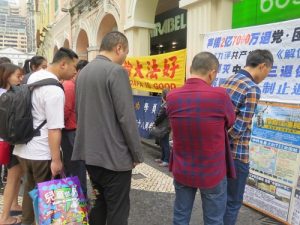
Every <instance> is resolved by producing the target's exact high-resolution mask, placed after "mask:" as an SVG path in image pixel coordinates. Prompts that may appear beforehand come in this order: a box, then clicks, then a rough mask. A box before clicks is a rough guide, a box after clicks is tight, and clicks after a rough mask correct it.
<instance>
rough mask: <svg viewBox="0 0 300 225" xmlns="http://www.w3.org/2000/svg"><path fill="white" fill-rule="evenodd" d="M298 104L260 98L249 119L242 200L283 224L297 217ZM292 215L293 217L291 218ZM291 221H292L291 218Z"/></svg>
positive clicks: (299, 131)
mask: <svg viewBox="0 0 300 225" xmlns="http://www.w3.org/2000/svg"><path fill="white" fill-rule="evenodd" d="M299 110H300V106H298V105H290V104H283V103H272V102H260V103H259V104H258V105H257V108H256V110H255V114H254V117H253V120H252V135H251V141H250V145H249V151H250V175H249V179H248V182H247V185H246V190H245V194H244V202H245V203H246V204H247V205H249V206H253V207H254V208H255V209H258V210H261V211H262V212H264V213H266V214H268V215H269V216H271V217H274V218H276V219H278V220H279V221H281V222H286V224H292V225H299V223H296V222H295V221H297V219H296V218H297V217H299V215H298V214H299V208H297V206H298V205H299V200H297V198H296V196H298V195H295V192H296V191H297V187H298V188H299V183H300V180H299V165H300V164H299V162H300V161H299V153H300V114H299ZM293 218H294V219H293ZM293 221H294V222H293Z"/></svg>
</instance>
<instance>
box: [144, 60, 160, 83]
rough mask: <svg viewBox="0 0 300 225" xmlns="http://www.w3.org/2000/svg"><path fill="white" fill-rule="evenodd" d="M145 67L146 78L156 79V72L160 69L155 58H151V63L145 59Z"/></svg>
mask: <svg viewBox="0 0 300 225" xmlns="http://www.w3.org/2000/svg"><path fill="white" fill-rule="evenodd" d="M147 65H148V66H147V69H148V73H147V74H146V77H147V78H150V79H156V80H157V78H158V77H157V73H158V72H160V71H161V70H160V69H159V68H158V64H157V63H156V59H152V63H151V62H150V61H147Z"/></svg>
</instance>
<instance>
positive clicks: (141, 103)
mask: <svg viewBox="0 0 300 225" xmlns="http://www.w3.org/2000/svg"><path fill="white" fill-rule="evenodd" d="M133 104H134V110H135V115H136V122H137V126H138V130H139V133H140V136H141V137H143V138H148V139H149V138H151V137H150V135H149V131H150V128H151V127H152V126H153V124H154V121H155V118H156V116H157V114H158V112H159V109H160V106H161V97H156V96H137V95H134V96H133Z"/></svg>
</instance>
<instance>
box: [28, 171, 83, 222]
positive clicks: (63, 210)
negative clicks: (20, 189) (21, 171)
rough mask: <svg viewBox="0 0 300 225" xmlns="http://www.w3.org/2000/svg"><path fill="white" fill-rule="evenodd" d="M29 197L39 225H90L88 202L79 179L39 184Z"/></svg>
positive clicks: (72, 178) (71, 178) (69, 178)
mask: <svg viewBox="0 0 300 225" xmlns="http://www.w3.org/2000/svg"><path fill="white" fill-rule="evenodd" d="M29 195H30V196H31V198H32V199H33V206H34V213H35V219H36V223H37V224H39V225H65V224H69V225H84V224H88V210H87V201H86V198H85V196H84V194H83V192H82V189H81V187H80V182H79V179H78V177H66V178H62V179H55V180H51V181H46V182H42V183H38V185H37V187H36V188H35V189H33V190H32V191H31V192H29Z"/></svg>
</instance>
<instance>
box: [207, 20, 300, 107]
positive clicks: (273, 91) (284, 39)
mask: <svg viewBox="0 0 300 225" xmlns="http://www.w3.org/2000/svg"><path fill="white" fill-rule="evenodd" d="M203 47H204V50H206V51H210V52H212V53H214V54H215V55H216V56H217V58H218V59H219V61H220V67H219V73H218V76H217V79H216V80H215V83H214V85H216V86H219V85H221V84H222V83H224V82H225V80H226V79H227V78H228V77H229V76H231V75H232V74H234V73H237V72H238V71H239V70H240V69H241V68H243V67H244V65H245V62H246V58H247V56H248V54H249V52H250V51H253V50H254V49H268V50H270V51H271V52H272V53H273V56H274V65H273V67H272V70H271V72H270V74H269V76H268V77H267V78H266V79H265V80H264V81H263V82H262V83H260V88H261V91H262V97H261V100H265V101H276V102H286V103H300V19H297V20H291V21H286V22H281V23H275V24H268V25H262V26H255V27H249V28H240V29H234V30H228V31H219V32H214V33H210V34H207V35H205V38H204V46H203Z"/></svg>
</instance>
